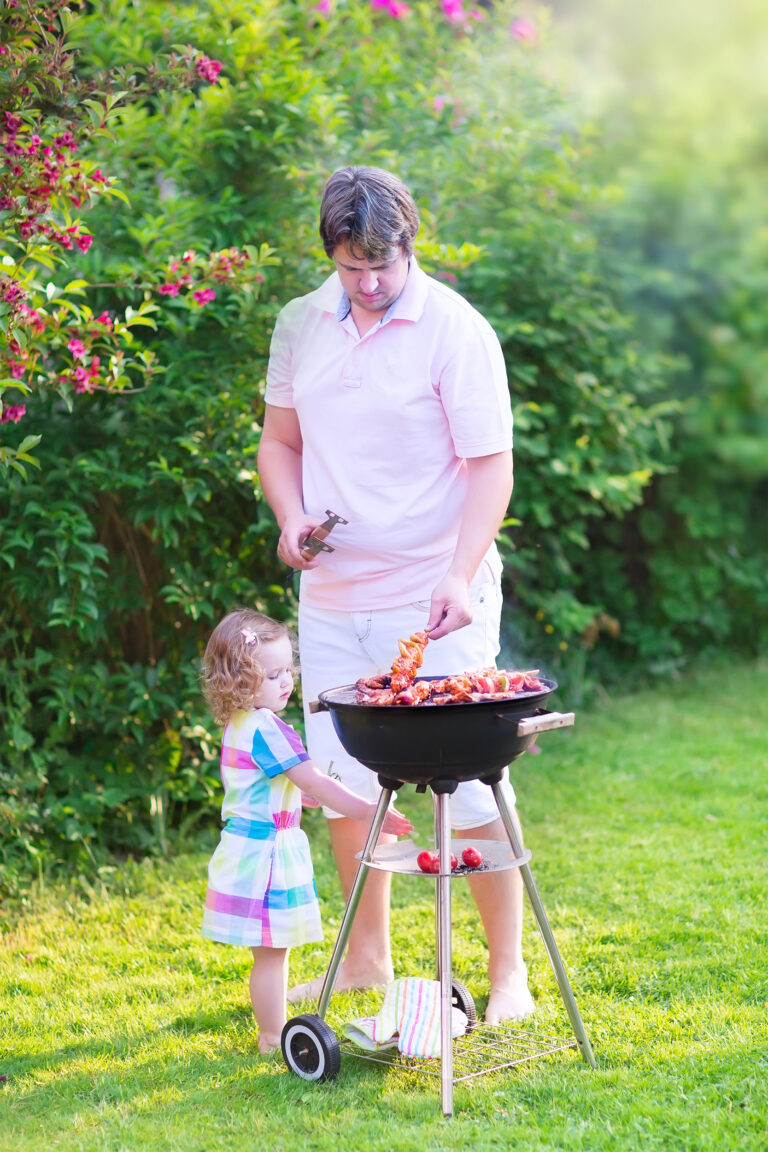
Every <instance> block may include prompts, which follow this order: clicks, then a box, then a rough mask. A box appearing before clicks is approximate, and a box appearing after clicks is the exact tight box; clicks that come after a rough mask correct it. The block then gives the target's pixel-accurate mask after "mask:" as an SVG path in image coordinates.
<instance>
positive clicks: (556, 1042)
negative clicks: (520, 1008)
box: [339, 1024, 578, 1084]
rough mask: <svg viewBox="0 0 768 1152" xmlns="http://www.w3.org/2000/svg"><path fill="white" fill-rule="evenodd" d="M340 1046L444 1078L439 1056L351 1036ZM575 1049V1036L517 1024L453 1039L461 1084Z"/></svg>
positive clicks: (455, 1075) (363, 1056) (455, 1070)
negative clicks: (378, 1046) (361, 1043)
mask: <svg viewBox="0 0 768 1152" xmlns="http://www.w3.org/2000/svg"><path fill="white" fill-rule="evenodd" d="M339 1047H340V1049H341V1052H342V1054H343V1055H344V1056H345V1057H346V1056H353V1057H354V1058H355V1059H356V1060H368V1061H370V1062H371V1063H373V1064H384V1065H386V1066H387V1067H388V1068H392V1069H394V1070H397V1071H401V1072H416V1073H418V1074H420V1075H426V1076H435V1077H437V1078H438V1079H439V1078H440V1060H439V1059H435V1060H423V1059H418V1058H416V1057H414V1056H403V1055H401V1053H399V1052H398V1051H397V1049H396V1048H384V1049H382V1050H380V1051H378V1052H368V1051H366V1050H365V1049H364V1048H359V1047H358V1046H357V1045H356V1044H354V1043H353V1042H352V1041H351V1040H347V1039H342V1040H341V1041H340V1043H339ZM574 1048H575V1049H578V1043H577V1042H576V1040H575V1039H573V1038H570V1039H562V1038H561V1037H558V1036H549V1035H546V1034H545V1033H542V1032H531V1031H529V1030H527V1029H526V1030H520V1028H519V1026H515V1025H508V1026H501V1027H493V1028H492V1027H490V1026H489V1025H487V1024H483V1025H479V1026H477V1027H476V1028H474V1029H473V1030H472V1031H471V1032H467V1033H465V1034H464V1035H463V1036H458V1037H456V1038H455V1039H454V1041H453V1082H454V1084H458V1083H460V1082H461V1081H463V1080H472V1079H473V1078H474V1077H475V1076H485V1075H486V1074H487V1073H489V1072H502V1071H504V1070H505V1069H507V1068H515V1067H517V1066H518V1065H520V1064H527V1063H529V1062H530V1061H531V1060H537V1059H538V1058H539V1057H541V1056H552V1055H554V1054H555V1053H556V1052H565V1051H567V1050H568V1049H574Z"/></svg>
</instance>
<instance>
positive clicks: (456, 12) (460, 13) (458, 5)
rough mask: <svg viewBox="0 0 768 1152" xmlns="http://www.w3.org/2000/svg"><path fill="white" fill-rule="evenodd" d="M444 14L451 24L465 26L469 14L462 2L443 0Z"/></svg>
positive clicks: (458, 0) (459, 0)
mask: <svg viewBox="0 0 768 1152" xmlns="http://www.w3.org/2000/svg"><path fill="white" fill-rule="evenodd" d="M441 3H442V7H443V13H444V15H445V17H446V19H447V20H450V22H451V24H464V23H465V22H466V19H467V14H466V12H465V11H464V8H463V6H462V2H461V0H441Z"/></svg>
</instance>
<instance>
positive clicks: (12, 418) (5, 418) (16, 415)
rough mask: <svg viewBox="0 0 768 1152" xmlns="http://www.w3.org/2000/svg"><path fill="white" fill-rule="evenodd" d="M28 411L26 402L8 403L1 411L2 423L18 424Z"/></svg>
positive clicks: (0, 418) (0, 421)
mask: <svg viewBox="0 0 768 1152" xmlns="http://www.w3.org/2000/svg"><path fill="white" fill-rule="evenodd" d="M26 412H27V408H26V405H25V404H6V405H5V407H4V408H3V410H2V412H0V424H18V422H19V420H21V418H22V416H25V415H26Z"/></svg>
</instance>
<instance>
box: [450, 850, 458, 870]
mask: <svg viewBox="0 0 768 1152" xmlns="http://www.w3.org/2000/svg"><path fill="white" fill-rule="evenodd" d="M458 866H459V862H458V860H457V859H456V857H455V856H454V854H453V852H451V872H455V871H456V869H457V868H458Z"/></svg>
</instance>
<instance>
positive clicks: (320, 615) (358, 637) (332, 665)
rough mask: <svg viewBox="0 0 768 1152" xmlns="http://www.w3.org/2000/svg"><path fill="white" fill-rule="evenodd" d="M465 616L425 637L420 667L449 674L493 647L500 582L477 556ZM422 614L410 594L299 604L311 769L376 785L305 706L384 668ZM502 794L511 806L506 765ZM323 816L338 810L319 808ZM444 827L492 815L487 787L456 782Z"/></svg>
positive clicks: (487, 660) (350, 784)
mask: <svg viewBox="0 0 768 1152" xmlns="http://www.w3.org/2000/svg"><path fill="white" fill-rule="evenodd" d="M470 603H471V606H472V623H471V624H468V625H467V626H466V627H465V628H459V629H458V630H457V631H455V632H451V633H449V634H448V635H447V636H444V637H442V639H440V640H436V641H435V642H434V644H428V645H427V648H426V650H425V653H424V663H423V665H422V667H421V668H420V670H419V671H420V674H422V675H425V676H451V675H454V674H455V673H458V672H469V671H473V670H475V669H477V668H487V667H489V666H491V665H493V664H494V662H495V660H496V657H497V655H498V653H499V647H500V645H499V629H500V625H501V588H500V586H499V582H498V580H497V579H496V577H495V575H494V573H493V570H492V569H491V566H490V565H489V564H487V563H483V564H482V565H481V566H480V569H479V570H478V573H477V576H476V577H475V579H474V580H473V582H472V585H471V587H470ZM428 619H429V601H428V600H423V601H417V602H416V603H413V604H405V605H402V606H401V607H398V608H382V609H379V610H377V611H373V612H333V611H328V610H327V609H319V608H313V607H311V606H308V605H305V604H301V605H300V606H299V658H300V661H301V689H302V695H303V697H304V720H305V726H306V734H307V751H308V752H309V755H310V756H311V758H312V760H313V761H314V763H315V764H316V765H317V766H318V768H321V769H323V770H324V771H326V772H327V773H328V775H329V776H333V777H334V778H335V779H336V780H341V782H342V783H343V784H345V785H346V786H347V788H351V789H352V791H353V792H357V793H358V795H360V796H364V797H365V799H366V800H373V801H375V800H377V799H378V797H379V793H380V791H381V789H380V787H379V781H378V777H377V775H376V773H375V772H372V771H371V769H370V768H366V767H365V765H363V764H361V763H360V762H359V760H355V759H354V758H353V757H352V756H350V755H349V754H348V753H347V752H346V751H345V750H344V748H343V747H342V745H341V743H340V741H339V738H338V736H337V735H336V732H335V729H334V727H333V723H332V721H331V717H330V714H329V713H328V712H318V713H315V714H314V715H310V714H309V711H308V707H309V704H310V702H311V701H313V700H317V698H318V694H319V693H320V692H324V691H327V690H328V689H329V688H338V687H341V685H343V684H354V682H355V681H356V680H357V679H359V678H360V677H361V676H377V675H381V674H382V673H384V672H388V671H389V669H390V668H391V667H392V661H393V660H394V658H395V656H396V655H397V654H398V649H397V640H398V638H400V637H402V638H404V639H405V638H407V637H408V636H410V635H411V633H412V632H418V631H420V630H421V629H422V628H424V626H425V625H426V623H427V620H428ZM502 788H503V790H504V797H505V799H506V801H507V803H508V804H509V806H510V807H511V806H512V805H514V803H515V794H514V791H513V789H512V786H511V784H510V783H509V780H508V779H507V772H506V769H505V770H504V779H503V781H502ZM324 811H325V814H326V816H329V817H330V818H334V817H336V816H338V813H336V812H332V811H330V810H329V809H327V808H326V809H324ZM450 812H451V826H452V827H453V828H457V829H465V828H482V827H483V825H485V824H490V823H491V822H492V821H494V820H495V819H496V818H497V817H498V814H499V813H498V809H497V807H496V801H495V800H494V797H493V792H492V791H491V789H490V787H489V786H488V785H487V784H483V782H482V781H481V780H468V781H465V782H463V783H461V784H459V786H458V788H457V789H456V791H455V792H454V794H453V795H452V796H451V797H450Z"/></svg>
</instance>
